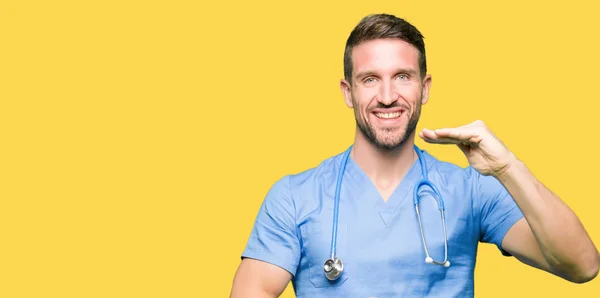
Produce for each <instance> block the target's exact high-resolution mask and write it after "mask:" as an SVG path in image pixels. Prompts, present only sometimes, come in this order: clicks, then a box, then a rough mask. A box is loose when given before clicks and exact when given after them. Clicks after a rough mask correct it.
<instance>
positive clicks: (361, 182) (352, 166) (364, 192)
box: [345, 148, 433, 225]
mask: <svg viewBox="0 0 600 298" xmlns="http://www.w3.org/2000/svg"><path fill="white" fill-rule="evenodd" d="M417 150H421V149H420V148H417ZM421 152H422V154H421V155H422V156H423V158H424V159H425V161H426V166H427V168H428V170H429V169H430V168H431V166H432V163H433V160H432V158H431V156H429V154H428V153H427V152H426V151H425V150H421ZM345 172H346V173H345V175H346V176H347V177H346V178H345V179H348V182H349V183H348V182H346V183H347V185H349V186H350V188H351V189H352V191H353V193H355V194H357V195H358V197H357V198H358V200H359V202H358V203H359V204H360V205H361V206H365V207H367V208H368V209H370V210H373V209H375V211H376V212H378V213H379V216H380V217H381V220H382V221H383V223H384V224H385V225H387V224H388V223H389V222H390V221H391V219H392V217H393V216H394V214H395V213H396V211H397V210H398V208H399V207H400V206H401V204H402V203H403V202H404V201H405V200H406V198H407V197H411V198H412V193H413V188H414V186H415V185H416V183H417V182H418V181H419V180H421V179H422V178H423V177H422V175H421V173H422V171H421V162H420V160H419V159H418V158H417V160H415V161H414V162H413V164H412V166H411V167H410V169H409V170H408V172H407V173H406V175H405V176H404V178H403V179H402V181H400V184H398V186H397V187H396V188H395V189H394V191H393V192H392V194H391V196H390V197H389V198H388V200H387V201H384V200H383V198H382V196H381V194H380V193H379V191H378V190H377V187H376V186H375V184H374V183H373V181H371V179H370V178H369V176H367V174H366V173H365V172H364V171H363V170H362V169H361V168H360V167H359V166H358V164H357V163H356V162H355V161H354V160H353V159H352V158H351V157H350V158H348V163H347V165H346V169H345ZM411 201H412V200H411Z"/></svg>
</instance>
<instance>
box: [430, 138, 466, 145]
mask: <svg viewBox="0 0 600 298" xmlns="http://www.w3.org/2000/svg"><path fill="white" fill-rule="evenodd" d="M423 140H424V141H425V142H427V143H431V144H463V143H464V141H461V140H457V139H451V138H435V139H432V138H423Z"/></svg>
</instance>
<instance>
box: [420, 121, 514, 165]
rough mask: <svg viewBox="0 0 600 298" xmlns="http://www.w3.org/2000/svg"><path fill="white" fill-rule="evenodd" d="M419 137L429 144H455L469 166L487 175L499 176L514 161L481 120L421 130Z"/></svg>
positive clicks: (507, 150)
mask: <svg viewBox="0 0 600 298" xmlns="http://www.w3.org/2000/svg"><path fill="white" fill-rule="evenodd" d="M419 137H421V138H422V139H423V140H424V141H425V142H428V143H432V144H456V145H457V146H458V148H460V150H461V151H462V152H463V153H464V154H465V156H466V157H467V160H468V161H469V163H470V164H471V166H472V167H473V168H474V169H475V170H477V171H478V172H479V173H481V174H482V175H486V176H489V175H491V176H494V177H498V176H499V175H501V174H503V173H505V172H506V171H507V170H508V168H510V166H511V165H512V164H513V163H514V162H516V161H517V158H516V157H515V155H514V154H513V153H512V152H511V151H510V150H509V149H508V148H507V147H506V146H505V145H504V144H503V143H502V141H500V140H499V139H498V138H497V137H496V136H495V135H494V134H493V133H492V132H491V131H490V130H489V129H488V127H487V126H486V125H485V123H483V121H481V120H477V121H474V122H472V123H470V124H467V125H464V126H460V127H456V128H440V129H436V130H430V129H423V130H422V131H421V132H420V133H419Z"/></svg>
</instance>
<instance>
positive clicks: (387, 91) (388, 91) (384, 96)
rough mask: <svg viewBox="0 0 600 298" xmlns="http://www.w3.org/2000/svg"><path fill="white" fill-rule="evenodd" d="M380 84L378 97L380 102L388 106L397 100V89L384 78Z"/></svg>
mask: <svg viewBox="0 0 600 298" xmlns="http://www.w3.org/2000/svg"><path fill="white" fill-rule="evenodd" d="M380 86H381V87H380V90H379V98H378V99H379V102H380V103H382V104H384V105H386V106H389V105H391V104H392V103H394V102H395V101H397V100H398V97H399V94H398V90H396V87H395V86H394V84H392V82H390V81H389V80H385V81H384V82H383V83H382V84H381V85H380Z"/></svg>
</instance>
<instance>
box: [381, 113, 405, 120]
mask: <svg viewBox="0 0 600 298" xmlns="http://www.w3.org/2000/svg"><path fill="white" fill-rule="evenodd" d="M400 114H402V113H400V112H395V113H375V116H376V117H377V118H383V119H393V118H398V117H400Z"/></svg>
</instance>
